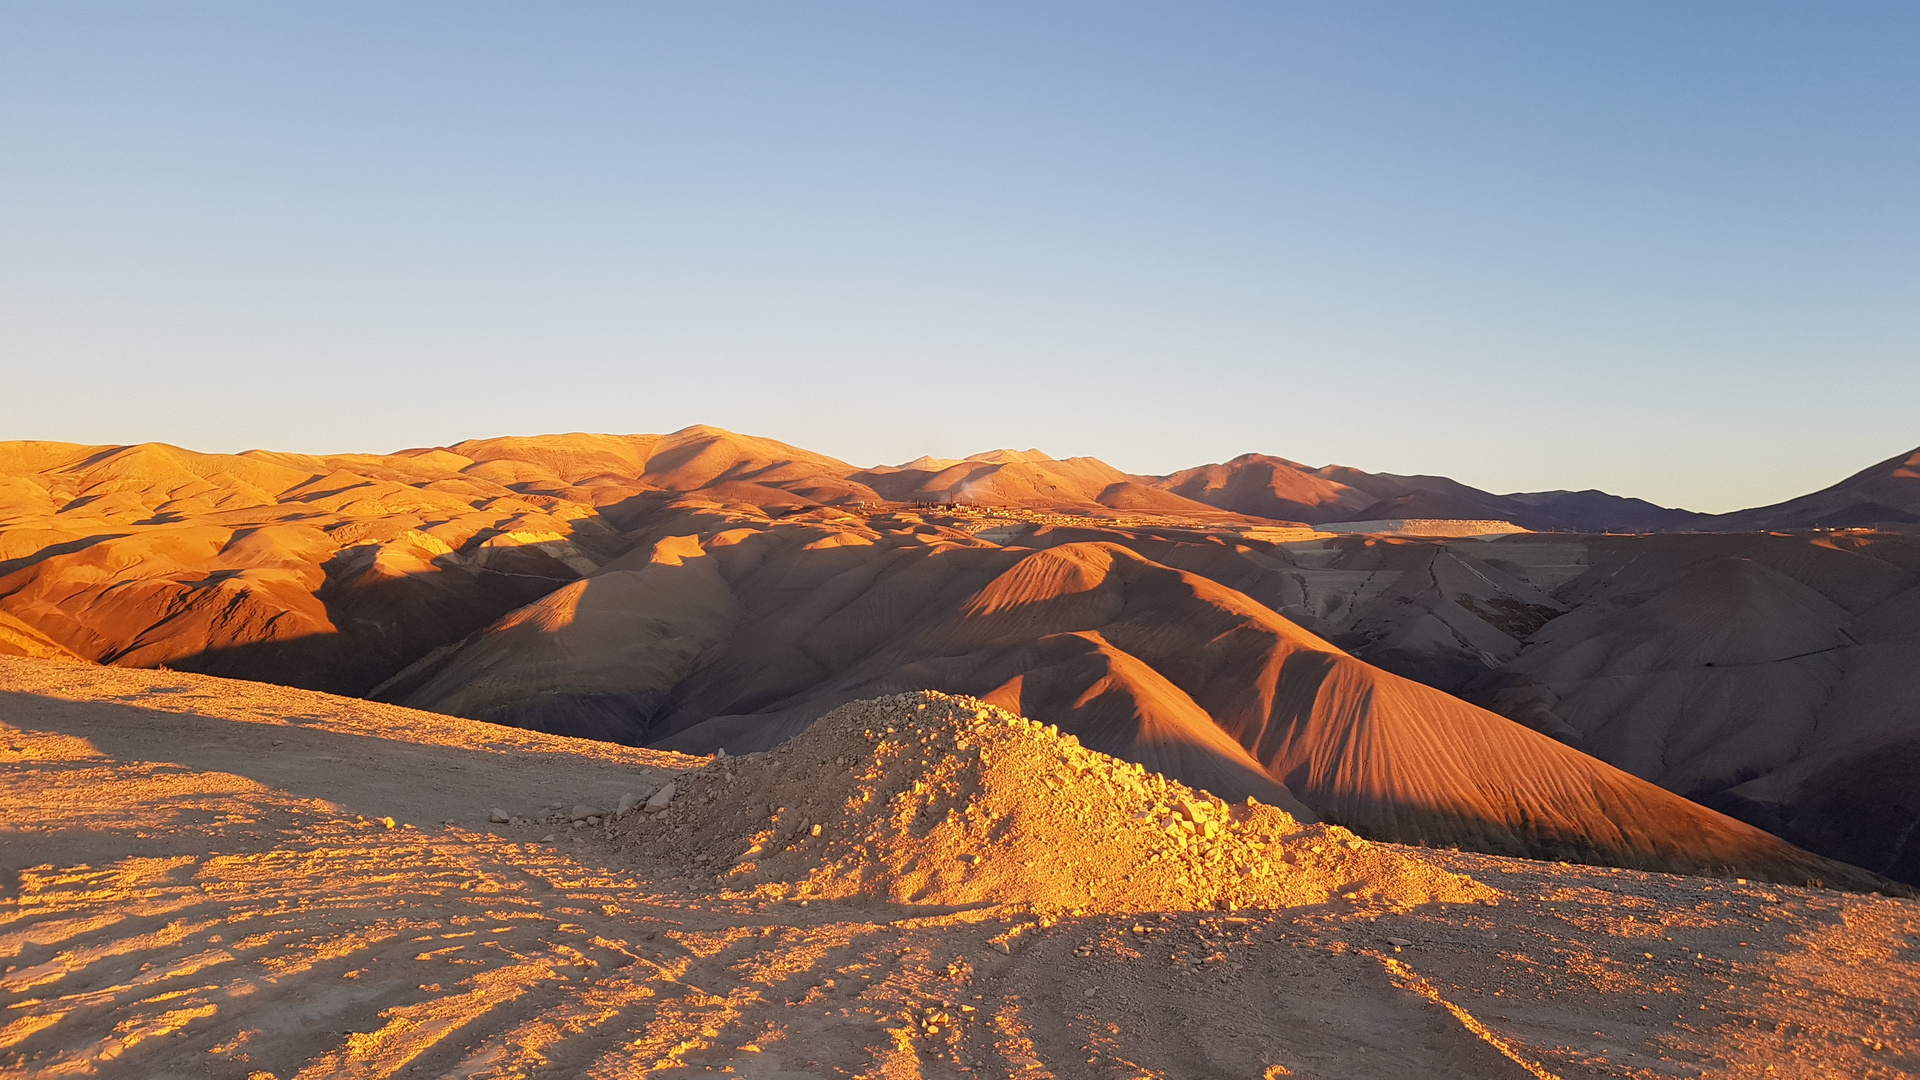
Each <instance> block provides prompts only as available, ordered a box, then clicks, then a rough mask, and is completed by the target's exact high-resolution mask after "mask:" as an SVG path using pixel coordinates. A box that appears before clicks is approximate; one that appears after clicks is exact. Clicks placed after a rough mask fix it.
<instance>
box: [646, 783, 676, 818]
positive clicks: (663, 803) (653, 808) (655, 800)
mask: <svg viewBox="0 0 1920 1080" xmlns="http://www.w3.org/2000/svg"><path fill="white" fill-rule="evenodd" d="M677 788H678V785H677V784H675V783H674V782H673V781H671V780H669V781H667V784H666V786H665V787H662V788H661V789H660V790H659V791H656V792H654V793H653V797H652V798H650V799H648V800H647V805H646V811H647V813H649V814H658V813H660V812H661V811H662V810H665V809H666V808H667V807H668V806H670V805H672V803H673V796H674V793H675V791H676V789H677Z"/></svg>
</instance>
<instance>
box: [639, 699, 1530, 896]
mask: <svg viewBox="0 0 1920 1080" xmlns="http://www.w3.org/2000/svg"><path fill="white" fill-rule="evenodd" d="M675 788H676V794H675V795H674V797H673V800H672V802H671V803H670V804H669V805H668V806H667V807H666V808H665V809H664V810H663V811H662V812H660V813H658V814H657V815H655V816H651V817H649V816H646V815H630V816H629V817H628V818H627V819H626V824H625V826H624V828H623V831H622V832H621V834H620V835H621V838H622V840H623V842H625V843H627V844H629V845H632V846H635V847H637V848H638V849H639V851H640V852H641V853H643V854H645V855H647V856H649V857H655V858H660V857H671V858H677V859H681V860H685V861H690V862H692V863H693V864H695V865H696V866H698V867H701V868H703V869H705V870H707V871H709V872H712V873H713V874H714V875H715V880H716V883H719V884H723V885H725V886H728V887H729V888H730V889H733V890H740V891H744V892H749V893H751V894H752V895H755V896H760V897H765V898H794V899H799V898H827V897H853V896H862V897H873V898H879V899H886V900H892V901H895V902H899V903H913V904H929V905H938V906H955V905H978V904H1017V905H1022V906H1024V907H1028V908H1031V909H1033V910H1036V911H1041V912H1066V911H1071V912H1072V913H1073V914H1076V915H1078V914H1083V913H1086V912H1116V911H1190V910H1197V909H1199V910H1204V909H1214V908H1226V909H1235V908H1289V907H1303V906H1309V905H1316V904H1326V903H1330V902H1335V901H1357V900H1366V901H1371V902H1375V903H1381V904H1386V905H1389V906H1391V907H1395V908H1400V909H1406V908H1410V907H1413V906H1415V905H1419V904H1424V903H1429V902H1434V901H1445V902H1451V903H1468V902H1473V901H1490V900H1492V899H1494V897H1495V895H1496V894H1495V893H1494V892H1493V891H1492V890H1490V889H1487V888H1486V887H1484V886H1482V885H1479V884H1477V883H1476V882H1474V881H1472V879H1470V878H1465V877H1461V876H1458V875H1455V874H1449V873H1445V872H1442V871H1439V870H1436V869H1435V868H1434V867H1432V866H1430V865H1428V864H1425V863H1421V862H1418V861H1416V860H1414V859H1411V858H1408V857H1407V856H1406V855H1403V854H1400V853H1399V852H1396V851H1392V850H1389V849H1387V848H1383V847H1381V846H1380V845H1377V844H1371V843H1368V842H1367V841H1364V840H1361V839H1360V838H1358V837H1356V836H1354V835H1353V834H1352V833H1350V832H1348V831H1347V830H1345V829H1342V828H1340V827H1339V826H1328V825H1309V824H1303V823H1301V822H1300V821H1299V820H1298V819H1296V818H1294V817H1293V816H1292V815H1290V814H1288V813H1286V812H1285V811H1284V810H1281V809H1278V808H1276V807H1272V806H1268V805H1265V804H1263V803H1259V802H1256V801H1255V800H1253V799H1251V798H1249V799H1247V800H1245V801H1244V802H1240V803H1231V804H1230V803H1227V802H1225V801H1223V800H1221V799H1218V798H1216V797H1214V796H1212V795H1210V794H1208V793H1206V792H1200V791H1195V790H1193V789H1192V788H1189V787H1187V786H1186V785H1184V784H1181V783H1179V782H1177V781H1171V780H1168V779H1166V778H1165V777H1162V776H1159V775H1157V774H1154V773H1149V772H1147V771H1146V770H1144V769H1142V768H1140V767H1139V766H1138V765H1133V764H1130V763H1127V762H1123V761H1119V760H1117V759H1115V758H1112V757H1109V756H1107V755H1105V754H1100V753H1095V752H1093V751H1090V750H1087V749H1086V748H1084V747H1082V746H1081V745H1080V744H1079V742H1078V741H1077V740H1075V739H1074V738H1073V737H1072V736H1070V735H1062V734H1060V733H1059V731H1058V730H1057V729H1056V728H1053V727H1051V726H1042V725H1041V724H1040V723H1038V722H1037V721H1033V720H1028V719H1025V718H1023V717H1019V716H1016V715H1014V714H1012V713H1009V712H1007V711H1006V710H1004V709H998V708H995V707H994V706H992V705H989V704H987V703H986V702H983V701H979V700H976V699H972V698H964V697H950V696H948V695H945V694H939V693H932V692H926V693H917V694H902V695H898V696H894V697H888V698H881V699H877V700H872V701H861V702H853V703H850V704H847V705H843V706H841V707H840V708H838V709H835V710H834V711H833V712H831V713H829V714H827V715H826V716H825V717H822V718H821V719H820V720H819V721H818V722H817V723H815V724H814V725H813V726H812V727H811V728H809V729H808V730H807V731H806V732H805V733H804V734H802V735H800V736H798V737H796V738H794V739H792V740H789V741H788V742H786V743H784V744H782V745H781V746H780V747H778V748H777V749H775V750H773V751H772V752H770V753H766V754H754V755H751V756H748V757H745V758H722V759H719V760H716V761H714V762H712V763H711V764H709V765H708V766H706V767H705V768H703V769H700V770H698V771H697V772H693V773H688V774H683V775H682V776H681V777H680V778H679V779H678V780H677V781H676V783H675Z"/></svg>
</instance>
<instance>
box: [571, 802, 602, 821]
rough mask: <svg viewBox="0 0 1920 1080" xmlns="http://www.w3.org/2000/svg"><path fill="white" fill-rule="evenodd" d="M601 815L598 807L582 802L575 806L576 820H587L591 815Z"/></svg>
mask: <svg viewBox="0 0 1920 1080" xmlns="http://www.w3.org/2000/svg"><path fill="white" fill-rule="evenodd" d="M599 816H600V811H599V810H598V809H597V808H595V807H591V806H588V805H586V804H585V803H582V804H581V805H579V806H576V807H574V808H573V820H574V821H585V820H587V819H588V818H590V817H599Z"/></svg>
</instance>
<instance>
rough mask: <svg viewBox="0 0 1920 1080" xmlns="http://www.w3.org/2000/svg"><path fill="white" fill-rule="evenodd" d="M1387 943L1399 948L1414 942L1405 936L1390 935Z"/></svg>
mask: <svg viewBox="0 0 1920 1080" xmlns="http://www.w3.org/2000/svg"><path fill="white" fill-rule="evenodd" d="M1387 944H1389V945H1391V946H1393V947H1394V948H1396V949H1399V948H1403V947H1405V946H1408V945H1411V944H1413V942H1411V941H1408V940H1407V939H1406V938H1403V937H1390V938H1388V939H1387Z"/></svg>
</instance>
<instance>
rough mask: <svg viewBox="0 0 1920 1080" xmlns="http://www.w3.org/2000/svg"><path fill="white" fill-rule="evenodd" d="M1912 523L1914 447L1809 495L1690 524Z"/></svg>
mask: <svg viewBox="0 0 1920 1080" xmlns="http://www.w3.org/2000/svg"><path fill="white" fill-rule="evenodd" d="M1915 523H1920V448H1916V449H1913V450H1910V451H1908V452H1906V453H1904V454H1897V455H1895V456H1893V457H1890V458H1888V459H1887V460H1885V461H1882V462H1880V463H1879V464H1877V465H1874V466H1871V467H1869V468H1866V469H1862V470H1860V471H1859V472H1857V473H1854V474H1853V475H1852V476H1849V477H1847V478H1846V479H1845V480H1842V481H1840V482H1839V483H1837V484H1835V485H1833V486H1832V487H1830V488H1823V489H1821V490H1820V491H1816V492H1814V493H1813V494H1811V495H1802V496H1800V497H1799V498H1797V499H1788V500H1787V501H1786V502H1783V503H1775V504H1774V505H1772V506H1761V507H1756V508H1754V509H1752V510H1740V511H1737V512H1735V513H1731V514H1720V515H1717V516H1715V517H1711V518H1707V519H1705V520H1704V521H1702V522H1700V523H1699V524H1697V525H1696V526H1695V527H1696V528H1700V529H1703V530H1707V531H1711V532H1753V531H1755V530H1759V529H1814V528H1825V529H1853V528H1861V527H1864V526H1872V525H1912V524H1915Z"/></svg>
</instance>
